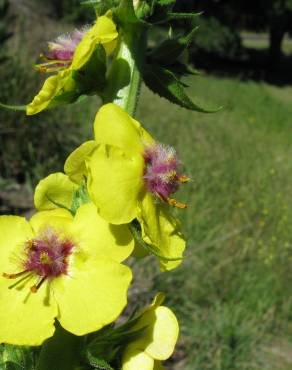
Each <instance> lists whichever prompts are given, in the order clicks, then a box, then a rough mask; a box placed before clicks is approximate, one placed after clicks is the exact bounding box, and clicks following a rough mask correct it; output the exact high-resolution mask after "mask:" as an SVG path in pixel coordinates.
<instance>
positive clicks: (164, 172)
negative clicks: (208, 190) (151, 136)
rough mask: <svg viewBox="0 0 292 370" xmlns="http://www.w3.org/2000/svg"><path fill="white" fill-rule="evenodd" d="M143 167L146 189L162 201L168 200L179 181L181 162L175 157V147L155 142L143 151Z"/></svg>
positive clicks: (180, 179)
mask: <svg viewBox="0 0 292 370" xmlns="http://www.w3.org/2000/svg"><path fill="white" fill-rule="evenodd" d="M144 160H145V169H144V176H143V178H144V180H145V183H146V186H147V189H148V190H149V191H150V192H151V193H153V194H154V195H156V196H157V197H158V198H160V199H161V200H163V201H164V202H168V198H169V196H170V195H171V194H173V193H175V192H176V191H177V190H178V188H179V185H180V183H181V182H184V181H182V178H185V176H182V175H181V174H180V166H181V163H180V161H179V160H178V158H177V155H176V152H175V149H174V148H172V147H170V146H167V145H163V144H159V143H155V144H154V145H151V146H148V147H146V148H145V151H144Z"/></svg>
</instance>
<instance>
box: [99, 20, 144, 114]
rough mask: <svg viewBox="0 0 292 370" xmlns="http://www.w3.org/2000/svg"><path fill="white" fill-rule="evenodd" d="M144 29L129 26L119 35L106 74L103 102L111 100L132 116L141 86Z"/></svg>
mask: <svg viewBox="0 0 292 370" xmlns="http://www.w3.org/2000/svg"><path fill="white" fill-rule="evenodd" d="M146 39H147V36H146V30H145V29H144V27H141V26H140V25H139V26H137V25H135V26H131V27H129V28H128V29H127V31H124V32H123V33H122V34H121V35H120V40H119V44H118V47H117V51H116V54H115V56H114V59H113V62H112V66H111V69H110V71H109V74H108V82H107V86H108V89H107V91H106V94H105V99H104V100H105V102H113V103H115V104H117V105H119V106H120V107H121V108H123V109H124V110H125V111H126V112H128V113H129V114H130V115H131V116H134V114H135V111H136V107H137V102H138V98H139V94H140V88H141V74H140V71H141V69H142V68H143V64H144V58H145V51H146Z"/></svg>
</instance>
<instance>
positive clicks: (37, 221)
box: [30, 208, 73, 237]
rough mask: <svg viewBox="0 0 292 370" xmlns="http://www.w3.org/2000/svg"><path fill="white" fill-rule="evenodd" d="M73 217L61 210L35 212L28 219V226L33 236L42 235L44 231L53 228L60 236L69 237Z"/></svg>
mask: <svg viewBox="0 0 292 370" xmlns="http://www.w3.org/2000/svg"><path fill="white" fill-rule="evenodd" d="M72 222H73V216H72V215H71V213H70V212H69V211H67V210H65V209H63V208H57V209H53V210H51V211H41V212H37V213H36V214H35V215H33V216H32V218H31V219H30V225H31V227H32V228H33V230H34V232H35V234H39V233H42V231H44V230H46V229H50V228H53V229H54V230H55V231H56V233H58V234H59V235H60V236H63V235H65V236H67V237H68V236H70V235H68V234H70V233H71V227H72V226H71V225H72Z"/></svg>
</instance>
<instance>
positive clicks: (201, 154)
mask: <svg viewBox="0 0 292 370" xmlns="http://www.w3.org/2000/svg"><path fill="white" fill-rule="evenodd" d="M189 82H190V84H191V88H190V91H189V92H190V94H191V95H192V96H193V98H194V99H195V98H196V97H197V96H200V102H201V103H204V104H205V105H206V104H208V105H209V106H210V105H212V106H215V107H216V106H220V105H224V107H225V108H224V109H223V110H222V111H221V112H219V113H216V114H209V115H204V114H198V113H192V112H189V111H186V110H183V109H180V108H178V107H175V106H173V105H170V104H169V103H168V102H166V101H165V100H163V99H160V98H159V97H156V96H154V95H153V94H152V93H150V92H149V91H148V90H144V91H143V93H142V96H141V101H140V107H139V114H138V117H139V119H140V120H141V121H142V122H143V123H144V125H145V126H146V127H147V128H148V129H149V130H150V131H151V132H152V133H153V134H155V136H156V137H157V138H158V139H159V140H160V141H162V142H166V143H170V144H172V145H174V146H175V147H176V148H177V150H178V153H179V155H180V157H181V158H182V160H183V162H184V163H185V167H186V171H187V172H188V173H189V174H191V176H192V179H193V181H192V182H191V184H188V185H186V186H185V188H184V189H183V190H182V191H181V192H180V193H179V194H178V195H177V198H178V199H179V200H182V201H186V202H187V203H188V205H189V208H188V210H186V211H179V212H177V213H179V214H180V216H181V218H182V220H183V226H184V229H185V232H186V235H187V238H188V250H187V253H186V258H185V262H184V264H183V265H182V266H181V267H180V268H179V269H178V270H176V271H173V272H171V273H169V274H162V275H160V274H158V271H157V270H155V271H153V272H152V274H153V276H154V277H153V279H152V281H151V284H152V291H153V293H154V291H157V290H163V291H165V292H166V294H167V297H168V298H167V303H168V304H169V305H170V306H171V307H173V308H174V310H175V311H176V313H177V314H178V316H179V319H180V323H181V342H180V345H179V347H178V348H179V350H178V352H177V354H176V356H177V361H178V362H177V363H176V364H175V365H174V367H173V369H192V370H205V369H210V370H217V369H218V370H219V369H220V370H253V369H256V370H266V369H271V368H273V369H274V370H280V369H287V370H288V369H290V368H291V366H292V359H291V355H290V357H289V356H288V360H287V358H286V357H287V356H286V357H285V356H284V360H283V356H282V357H281V356H280V355H277V353H278V352H279V351H278V352H277V351H276V350H275V348H277V346H278V339H279V338H281V340H283V341H284V343H285V346H286V347H287V348H288V349H289V350H290V351H291V345H292V314H291V312H292V296H291V282H292V270H291V263H292V242H291V241H292V225H291V220H292V187H291V176H292V161H291V155H292V145H291V133H292V126H291V114H292V107H291V102H290V101H289V99H288V97H289V96H291V92H292V88H286V89H279V88H275V87H271V86H268V85H266V84H258V83H253V82H240V81H237V80H232V79H217V78H213V77H200V78H196V79H194V80H191V81H189ZM148 264H149V266H151V264H152V260H149V262H148ZM144 269H145V267H144ZM148 269H150V271H151V269H152V267H148ZM146 271H147V268H146ZM149 274H150V275H151V272H150V273H149V271H148V276H149ZM141 284H143V278H142V282H141ZM290 342H291V344H290ZM282 352H283V351H282ZM284 352H285V351H284ZM275 353H276V355H275ZM287 353H288V354H289V351H288V350H286V352H285V353H284V354H286V355H287ZM275 356H276V360H275V361H276V362H275V364H274V365H272V367H270V366H271V363H272V359H271V358H272V357H273V358H275ZM277 356H278V357H277ZM287 361H288V363H287ZM289 361H290V362H289Z"/></svg>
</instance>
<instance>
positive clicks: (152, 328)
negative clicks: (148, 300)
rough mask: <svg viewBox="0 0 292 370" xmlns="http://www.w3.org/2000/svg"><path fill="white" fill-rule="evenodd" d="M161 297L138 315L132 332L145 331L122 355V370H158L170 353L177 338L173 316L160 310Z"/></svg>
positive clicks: (177, 328) (158, 296) (162, 309)
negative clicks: (143, 329)
mask: <svg viewBox="0 0 292 370" xmlns="http://www.w3.org/2000/svg"><path fill="white" fill-rule="evenodd" d="M163 300H164V296H163V294H161V293H160V294H158V295H157V296H156V297H155V299H154V301H153V303H152V304H151V305H150V306H149V307H148V308H147V309H145V310H144V312H143V313H142V314H141V316H140V319H139V321H138V323H137V324H136V325H135V326H134V329H135V330H136V329H137V330H139V329H142V328H145V332H144V334H143V335H142V337H141V338H140V339H137V340H136V341H134V342H132V343H130V344H129V345H128V346H127V347H126V349H125V350H124V352H123V356H122V370H159V369H163V366H162V363H161V361H164V360H167V359H168V358H169V357H170V356H171V355H172V353H173V351H174V348H175V345H176V342H177V339H178V334H179V326H178V322H177V319H176V317H175V315H174V313H173V312H172V311H171V310H170V309H169V308H168V307H165V306H161V304H162V302H163Z"/></svg>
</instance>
